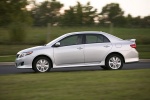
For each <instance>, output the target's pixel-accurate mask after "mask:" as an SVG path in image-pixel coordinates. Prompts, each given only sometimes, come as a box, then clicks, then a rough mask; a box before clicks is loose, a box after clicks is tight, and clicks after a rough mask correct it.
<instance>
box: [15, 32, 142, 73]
mask: <svg viewBox="0 0 150 100" xmlns="http://www.w3.org/2000/svg"><path fill="white" fill-rule="evenodd" d="M135 48H136V43H135V39H129V40H123V39H120V38H118V37H116V36H113V35H111V34H108V33H105V32H98V31H82V32H72V33H67V34H64V35H62V36H60V37H58V38H56V39H55V40H53V41H51V42H50V43H48V44H46V45H44V46H37V47H32V48H28V49H25V50H21V51H19V52H18V53H17V58H16V61H15V63H16V67H17V68H32V69H33V70H34V71H36V72H47V71H49V70H50V68H61V67H76V66H95V65H100V66H101V67H102V68H103V69H121V68H122V66H123V64H124V63H132V62H138V61H139V57H138V52H137V51H136V49H135Z"/></svg>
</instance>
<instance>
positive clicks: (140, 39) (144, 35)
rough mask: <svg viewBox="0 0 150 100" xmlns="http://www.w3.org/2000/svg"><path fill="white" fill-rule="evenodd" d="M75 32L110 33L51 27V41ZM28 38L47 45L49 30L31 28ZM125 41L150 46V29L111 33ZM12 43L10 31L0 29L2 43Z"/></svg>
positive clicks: (100, 29)
mask: <svg viewBox="0 0 150 100" xmlns="http://www.w3.org/2000/svg"><path fill="white" fill-rule="evenodd" d="M75 31H104V32H108V33H110V32H109V31H110V30H109V28H103V27H51V28H50V36H49V37H50V40H53V39H54V38H56V37H58V36H60V35H62V34H65V33H68V32H75ZM26 32H27V34H26V35H27V37H26V38H25V41H24V43H25V44H34V45H35V44H36V45H37V44H45V43H47V42H48V41H47V33H48V29H47V28H46V27H43V28H36V27H30V28H27V29H26ZM111 34H113V35H116V36H118V37H120V38H123V39H131V38H135V39H137V43H138V44H150V29H148V28H147V29H146V28H113V32H112V33H111ZM11 42H12V41H10V39H9V31H8V30H7V29H4V28H0V43H1V44H10V43H11Z"/></svg>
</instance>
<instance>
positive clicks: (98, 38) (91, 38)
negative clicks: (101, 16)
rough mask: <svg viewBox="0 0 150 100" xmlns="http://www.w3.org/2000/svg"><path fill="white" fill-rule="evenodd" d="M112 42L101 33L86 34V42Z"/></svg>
mask: <svg viewBox="0 0 150 100" xmlns="http://www.w3.org/2000/svg"><path fill="white" fill-rule="evenodd" d="M104 42H110V41H109V40H108V38H106V37H105V36H103V35H100V34H88V35H86V44H90V43H104Z"/></svg>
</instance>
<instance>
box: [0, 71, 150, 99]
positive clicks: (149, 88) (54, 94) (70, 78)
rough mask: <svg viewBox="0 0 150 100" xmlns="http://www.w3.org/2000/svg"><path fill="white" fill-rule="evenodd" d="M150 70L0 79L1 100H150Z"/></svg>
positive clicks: (33, 75) (67, 73)
mask: <svg viewBox="0 0 150 100" xmlns="http://www.w3.org/2000/svg"><path fill="white" fill-rule="evenodd" d="M149 72H150V69H141V70H118V71H102V70H100V71H75V72H49V73H39V74H36V73H31V74H30V73H28V74H16V75H1V76H0V79H1V81H0V100H150V95H149V92H150V85H149V84H150V80H149V77H150V73H149Z"/></svg>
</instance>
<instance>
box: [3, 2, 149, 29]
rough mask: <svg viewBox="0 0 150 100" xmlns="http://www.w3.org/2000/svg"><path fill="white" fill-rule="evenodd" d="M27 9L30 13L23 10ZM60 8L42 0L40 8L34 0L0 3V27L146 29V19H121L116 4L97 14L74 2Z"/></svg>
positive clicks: (111, 4) (121, 11)
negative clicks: (50, 26) (65, 7)
mask: <svg viewBox="0 0 150 100" xmlns="http://www.w3.org/2000/svg"><path fill="white" fill-rule="evenodd" d="M27 5H30V7H31V9H27V8H26V6H27ZM63 6H64V4H62V3H61V2H59V1H57V0H51V1H48V0H46V1H44V2H42V3H41V4H37V3H36V2H35V0H30V1H28V0H19V1H18V0H0V26H9V25H11V24H12V23H24V24H28V25H33V26H39V27H44V26H47V24H48V23H50V24H51V25H53V26H93V25H94V26H103V27H107V26H109V25H113V26H114V27H143V28H149V27H150V16H145V17H143V18H142V17H140V16H137V17H132V15H130V14H128V15H127V16H124V11H123V10H122V9H121V8H120V5H119V4H117V3H110V4H107V5H105V6H104V7H103V8H102V11H101V12H98V10H97V9H96V8H94V7H93V6H91V4H90V2H87V4H85V5H82V4H81V3H80V2H77V3H76V4H75V5H74V6H70V7H69V9H67V10H65V11H64V13H60V10H61V8H62V7H63Z"/></svg>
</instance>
